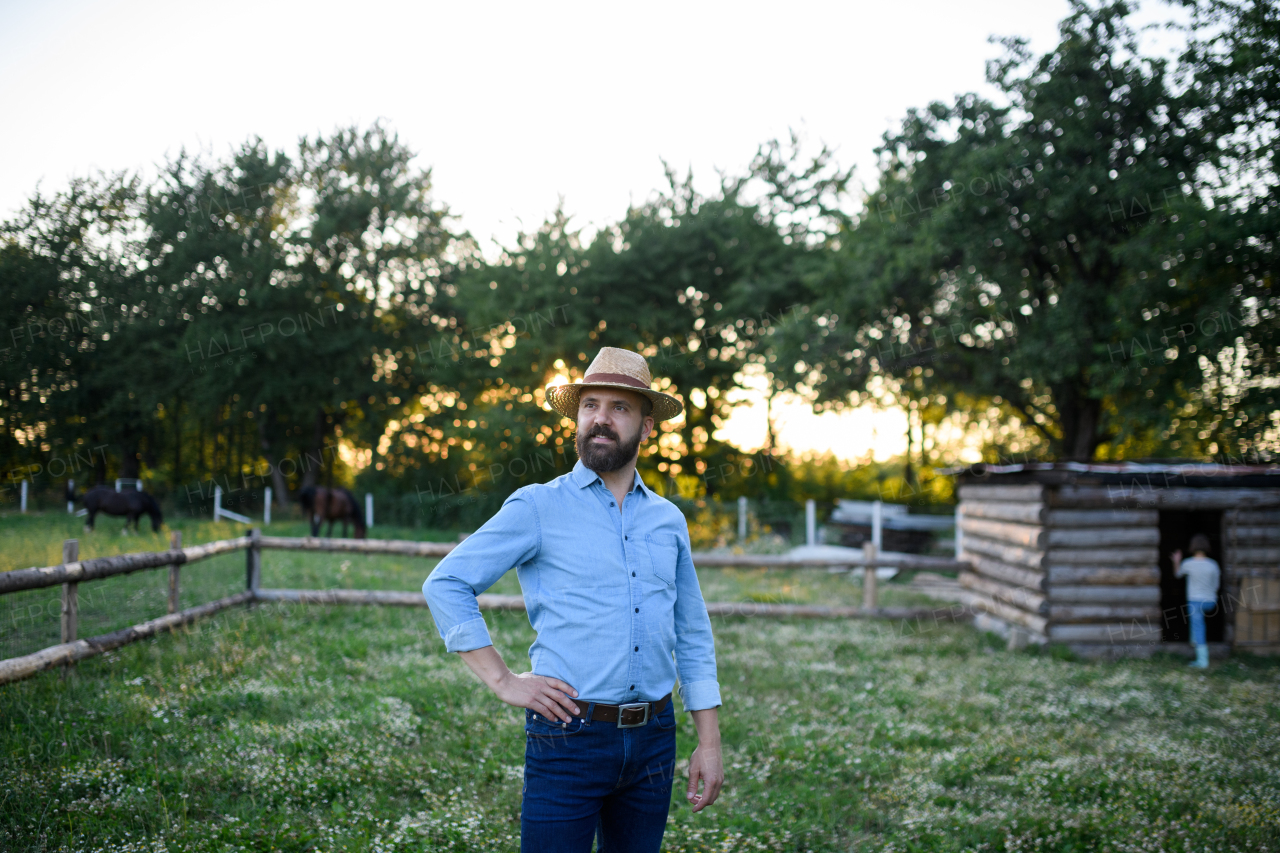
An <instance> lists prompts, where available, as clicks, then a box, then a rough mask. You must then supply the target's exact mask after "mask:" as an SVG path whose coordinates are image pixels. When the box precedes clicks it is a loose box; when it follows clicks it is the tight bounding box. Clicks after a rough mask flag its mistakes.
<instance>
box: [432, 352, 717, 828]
mask: <svg viewBox="0 0 1280 853" xmlns="http://www.w3.org/2000/svg"><path fill="white" fill-rule="evenodd" d="M651 384H652V382H651V379H650V376H649V366H648V364H647V363H646V362H645V360H644V358H643V357H642V356H641V355H639V354H638V353H634V352H630V351H628V350H622V349H616V348H614V347H604V348H603V349H601V350H600V353H599V354H598V355H597V356H596V358H595V360H594V361H592V362H591V366H590V367H588V368H587V373H586V376H585V377H584V379H583V380H582V382H580V383H577V384H573V385H561V386H555V387H551V388H548V389H547V402H548V403H549V404H550V405H551V407H552V408H553V409H555V410H556V411H557V412H559V413H560V414H562V415H564V416H565V417H571V418H576V420H577V425H578V434H577V440H576V446H577V450H578V460H579V461H578V463H577V464H576V465H575V466H574V468H573V471H572V472H570V473H568V474H565V475H564V476H562V477H557V478H556V479H555V480H552V481H551V482H550V483H546V484H542V485H533V486H525V487H524V488H522V489H519V490H518V491H516V492H515V493H514V494H513V495H511V497H509V498H507V500H506V502H505V503H503V505H502V508H501V509H500V510H499V511H498V513H497V514H496V515H494V517H493V518H491V519H490V520H489V521H488V522H486V523H485V525H484V526H483V527H481V528H480V529H479V530H478V531H476V532H475V533H473V534H472V535H471V536H469V537H467V539H466V540H464V541H463V542H462V543H461V544H460V545H459V546H458V547H457V548H455V549H454V550H453V552H452V553H450V554H449V556H447V557H445V558H444V559H443V560H441V561H440V564H439V565H438V566H436V568H435V570H434V571H432V573H431V576H430V577H428V578H427V580H426V583H424V584H423V586H422V592H423V595H425V596H426V598H427V603H428V604H429V605H430V607H431V614H432V616H434V617H435V620H436V629H437V630H438V631H439V632H440V636H441V638H442V639H443V640H444V641H445V648H447V649H448V650H449V651H452V652H459V653H461V655H462V659H463V660H464V661H465V662H466V664H467V666H469V667H471V669H472V670H473V671H474V672H475V673H476V675H478V676H479V677H480V679H481V680H483V681H484V683H485V684H487V685H488V686H489V688H490V689H492V690H493V692H494V693H496V694H497V695H498V698H500V699H501V700H502V701H504V702H506V703H507V704H509V705H514V706H516V707H519V708H524V709H526V710H525V774H524V790H523V803H522V809H521V818H520V831H521V850H525V851H537V853H548V852H549V851H566V853H576V851H582V853H587V851H589V850H590V849H591V840H592V837H593V836H597V837H598V840H599V849H600V850H601V851H608V853H616V851H635V853H641V851H645V853H656V851H657V850H658V849H659V848H660V846H661V844H662V834H663V830H664V829H665V828H666V822H667V813H668V811H669V809H670V805H671V787H672V779H673V776H674V770H675V758H676V739H675V736H676V717H675V709H674V706H673V705H672V702H671V688H672V686H673V685H674V684H675V681H676V676H677V675H678V676H679V680H680V700H681V703H682V704H683V706H684V708H685V710H687V711H690V712H692V715H693V721H694V725H695V727H696V728H697V732H698V747H697V749H695V750H694V752H693V755H692V756H691V757H690V759H689V783H688V789H687V792H686V798H687V799H688V801H689V803H690V804H691V805H692V806H693V810H694V811H695V812H696V811H701V810H702V809H704V808H706V807H707V806H709V805H711V804H712V803H713V802H715V800H716V797H717V796H718V795H719V793H720V787H721V785H722V784H723V781H724V769H723V765H722V762H721V757H720V728H719V722H718V719H717V712H716V708H717V707H719V705H720V685H719V683H718V682H717V680H716V663H715V648H714V644H713V640H712V636H711V620H710V619H709V618H708V617H707V608H706V604H705V603H704V602H703V600H702V591H701V590H700V589H699V587H698V576H697V575H696V574H695V573H694V569H693V561H692V559H691V557H690V548H689V529H688V525H687V524H686V522H685V520H684V516H683V515H681V513H680V511H679V510H678V509H676V508H675V506H673V505H672V504H671V503H670V502H669V501H667V500H665V499H663V498H661V497H659V496H658V495H656V494H654V493H653V492H652V491H650V490H649V488H648V487H647V486H645V485H644V483H643V482H642V481H641V479H640V475H639V474H638V473H637V472H636V460H637V459H638V457H639V447H640V443H641V442H642V441H644V440H645V439H647V438H648V437H649V436H650V435H651V434H652V433H653V431H654V424H655V423H656V422H660V421H664V420H667V419H670V418H673V417H675V416H676V415H678V414H680V411H681V404H680V401H679V400H677V399H676V398H675V397H672V396H670V395H669V394H663V393H661V392H659V391H653V390H652V389H651V388H650V385H651ZM512 566H514V567H515V568H516V574H517V576H518V577H519V579H520V588H521V590H522V591H523V592H524V600H525V605H526V607H527V609H528V613H529V621H530V623H531V624H532V625H533V627H534V630H536V631H537V633H538V636H537V639H536V640H535V641H534V643H533V645H532V646H530V647H529V658H530V661H531V670H532V671H531V672H526V673H521V674H518V675H517V674H515V673H513V672H511V671H510V670H509V669H508V668H507V666H506V664H505V663H504V662H503V660H502V657H501V655H499V654H498V652H497V650H496V649H494V647H493V643H492V641H491V640H490V639H489V632H488V629H487V628H486V627H485V623H484V619H483V618H482V617H481V616H480V611H479V608H478V607H477V606H476V600H475V597H476V595H478V594H480V593H482V592H484V591H485V590H486V589H488V588H489V587H490V586H492V585H493V584H494V582H495V581H497V580H498V578H500V577H501V576H502V575H503V574H505V573H506V571H507V570H508V569H510V568H511V567H512ZM673 653H674V656H675V658H674V661H673V659H672V655H673ZM699 783H701V785H702V790H701V791H699Z"/></svg>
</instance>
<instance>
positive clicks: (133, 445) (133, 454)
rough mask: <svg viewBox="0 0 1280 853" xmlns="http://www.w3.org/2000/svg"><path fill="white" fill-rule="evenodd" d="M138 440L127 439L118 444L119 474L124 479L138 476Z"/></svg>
mask: <svg viewBox="0 0 1280 853" xmlns="http://www.w3.org/2000/svg"><path fill="white" fill-rule="evenodd" d="M138 469H139V462H138V440H137V439H136V438H131V439H128V440H126V441H124V442H122V443H121V445H120V476H121V477H122V478H124V479H135V480H136V479H137V477H138Z"/></svg>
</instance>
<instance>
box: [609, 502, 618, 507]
mask: <svg viewBox="0 0 1280 853" xmlns="http://www.w3.org/2000/svg"><path fill="white" fill-rule="evenodd" d="M609 506H617V504H615V503H614V502H613V501H609Z"/></svg>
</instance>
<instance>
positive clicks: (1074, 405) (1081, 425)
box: [1054, 388, 1103, 462]
mask: <svg viewBox="0 0 1280 853" xmlns="http://www.w3.org/2000/svg"><path fill="white" fill-rule="evenodd" d="M1054 396H1055V397H1056V398H1057V399H1058V400H1061V403H1059V405H1058V412H1059V414H1060V418H1061V421H1060V422H1061V424H1062V455H1063V458H1064V459H1067V460H1071V461H1075V462H1088V461H1090V460H1091V459H1093V454H1094V451H1096V450H1097V449H1098V445H1099V444H1101V443H1102V442H1103V436H1102V435H1101V434H1100V431H1099V426H1100V421H1101V416H1102V401H1101V400H1097V399H1094V398H1093V397H1089V396H1087V395H1086V394H1085V393H1084V392H1082V391H1080V390H1078V389H1076V388H1068V389H1065V390H1064V391H1063V392H1061V393H1058V394H1055V395H1054Z"/></svg>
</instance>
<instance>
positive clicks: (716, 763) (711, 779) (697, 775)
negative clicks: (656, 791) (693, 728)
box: [685, 744, 724, 812]
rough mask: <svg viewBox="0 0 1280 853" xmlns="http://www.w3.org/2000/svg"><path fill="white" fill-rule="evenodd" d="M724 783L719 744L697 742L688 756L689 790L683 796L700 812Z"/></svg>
mask: <svg viewBox="0 0 1280 853" xmlns="http://www.w3.org/2000/svg"><path fill="white" fill-rule="evenodd" d="M698 780H702V793H701V794H699V793H698ZM723 785H724V762H722V761H721V760H720V745H719V744H716V745H715V746H714V747H708V746H707V745H706V744H698V748H697V749H695V750H694V751H693V755H691V756H689V790H688V791H687V792H686V794H685V796H686V797H687V799H688V800H689V803H690V805H692V806H693V810H694V811H695V812H700V811H702V810H703V809H705V808H706V807H707V806H709V805H711V804H712V803H714V802H715V801H716V797H719V796H720V788H721V786H723Z"/></svg>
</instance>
